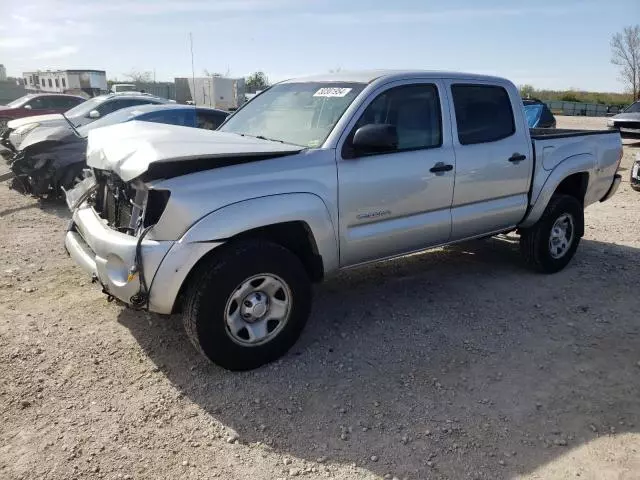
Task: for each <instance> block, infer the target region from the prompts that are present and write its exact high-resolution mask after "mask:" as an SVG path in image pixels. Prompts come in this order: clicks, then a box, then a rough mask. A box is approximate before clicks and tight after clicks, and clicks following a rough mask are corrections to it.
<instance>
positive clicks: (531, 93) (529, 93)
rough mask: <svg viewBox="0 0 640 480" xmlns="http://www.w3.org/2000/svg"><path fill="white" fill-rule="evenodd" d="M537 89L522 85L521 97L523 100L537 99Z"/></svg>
mask: <svg viewBox="0 0 640 480" xmlns="http://www.w3.org/2000/svg"><path fill="white" fill-rule="evenodd" d="M535 93H536V89H535V88H533V85H520V96H521V97H522V98H531V97H535Z"/></svg>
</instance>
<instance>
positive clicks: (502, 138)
mask: <svg viewBox="0 0 640 480" xmlns="http://www.w3.org/2000/svg"><path fill="white" fill-rule="evenodd" d="M448 86H449V92H450V98H451V100H450V102H451V103H450V105H451V112H452V123H453V125H454V128H455V132H454V135H453V144H454V149H455V155H456V178H455V187H454V191H453V203H452V206H451V221H452V225H451V239H452V240H460V239H464V238H468V237H473V236H479V235H483V234H488V233H493V232H498V231H500V230H505V229H508V228H511V227H514V226H515V225H517V224H518V223H519V222H520V220H522V218H523V217H524V215H525V213H526V210H527V205H528V192H529V185H530V182H531V176H532V165H533V158H532V154H531V142H530V140H529V135H528V134H527V127H526V122H525V120H524V114H523V109H522V107H521V106H520V104H521V100H520V98H519V97H518V95H517V92H515V89H511V88H507V86H506V85H505V86H501V85H496V84H492V83H484V82H473V83H470V82H461V81H457V80H450V81H449V82H448Z"/></svg>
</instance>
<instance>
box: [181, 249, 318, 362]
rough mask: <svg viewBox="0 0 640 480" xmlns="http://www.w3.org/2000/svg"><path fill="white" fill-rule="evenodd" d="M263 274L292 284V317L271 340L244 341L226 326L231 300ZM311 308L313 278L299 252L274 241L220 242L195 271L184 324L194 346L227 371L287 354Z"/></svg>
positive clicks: (186, 298) (290, 310)
mask: <svg viewBox="0 0 640 480" xmlns="http://www.w3.org/2000/svg"><path fill="white" fill-rule="evenodd" d="M259 274H271V275H275V276H277V277H279V279H281V280H282V281H283V282H284V283H285V284H286V286H287V287H288V288H289V291H290V294H291V298H290V307H289V316H288V320H287V321H286V322H285V323H284V324H283V327H282V329H281V330H280V331H279V332H278V333H277V334H275V336H273V338H272V339H270V340H268V341H267V342H266V343H262V344H259V345H253V346H246V345H240V344H239V343H237V341H234V340H233V339H232V334H231V333H230V332H229V331H228V328H227V322H226V319H225V318H226V317H225V315H226V314H227V312H226V309H227V302H228V301H229V300H230V299H231V296H232V294H233V293H235V292H237V290H236V289H237V288H238V287H239V286H240V285H242V284H243V282H246V281H247V279H249V278H251V277H253V276H254V275H259ZM310 311H311V282H310V280H309V277H308V275H307V273H306V271H305V269H304V267H303V266H302V263H301V262H300V260H299V259H298V257H296V256H295V255H294V254H293V253H291V252H290V251H289V250H287V249H286V248H284V247H282V246H280V245H278V244H275V243H271V242H268V241H264V240H246V241H239V242H237V243H231V244H229V245H226V246H223V247H221V250H220V252H218V253H216V254H214V255H213V256H212V257H211V258H209V259H208V260H206V261H205V262H204V264H203V265H201V266H200V267H199V268H198V270H197V271H196V272H194V275H193V276H192V278H191V279H190V280H189V285H188V287H187V294H186V297H185V304H184V310H183V323H184V327H185V330H186V331H187V335H188V336H189V339H190V340H191V342H192V343H193V345H194V346H195V347H196V348H197V349H198V350H199V351H200V352H201V353H202V354H204V355H205V356H206V357H207V358H209V359H210V360H211V361H212V362H214V363H216V364H217V365H219V366H221V367H223V368H226V369H228V370H236V371H239V370H251V369H253V368H257V367H260V366H261V365H264V364H266V363H269V362H272V361H274V360H276V359H278V358H280V357H281V356H283V355H284V354H285V353H286V352H287V351H288V350H289V349H290V348H291V347H292V346H293V345H294V344H295V342H296V341H297V340H298V337H299V336H300V334H301V333H302V330H303V328H304V326H305V324H306V322H307V319H308V317H309V314H310ZM274 331H275V330H274Z"/></svg>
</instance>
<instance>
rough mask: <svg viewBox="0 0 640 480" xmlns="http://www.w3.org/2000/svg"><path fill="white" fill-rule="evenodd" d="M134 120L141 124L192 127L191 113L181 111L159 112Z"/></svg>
mask: <svg viewBox="0 0 640 480" xmlns="http://www.w3.org/2000/svg"><path fill="white" fill-rule="evenodd" d="M136 120H141V121H143V122H154V123H165V124H167V125H181V126H183V127H191V126H193V124H194V122H193V111H188V110H183V109H175V110H174V109H170V110H161V111H158V112H151V113H147V114H145V115H141V116H140V117H138V118H137V119H136Z"/></svg>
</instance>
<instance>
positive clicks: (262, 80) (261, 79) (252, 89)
mask: <svg viewBox="0 0 640 480" xmlns="http://www.w3.org/2000/svg"><path fill="white" fill-rule="evenodd" d="M244 84H245V88H246V91H247V93H256V92H257V91H258V90H264V89H265V88H267V87H268V86H269V78H268V77H267V75H266V74H265V73H264V72H254V73H252V74H251V75H249V76H248V77H247V78H245V81H244Z"/></svg>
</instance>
